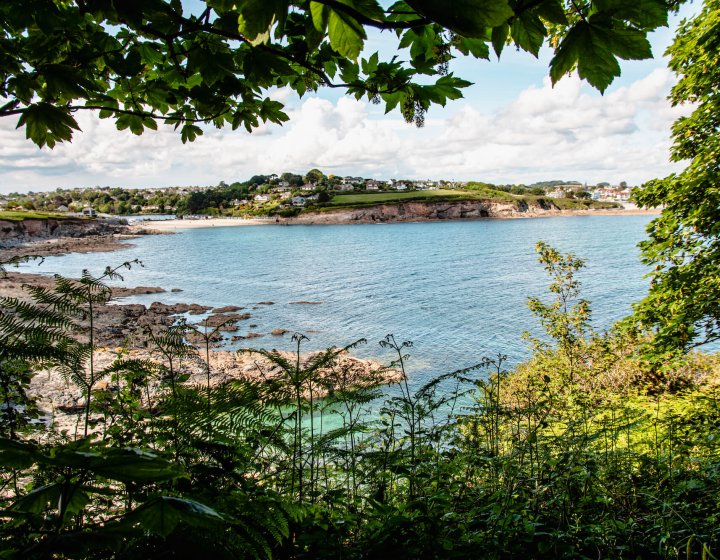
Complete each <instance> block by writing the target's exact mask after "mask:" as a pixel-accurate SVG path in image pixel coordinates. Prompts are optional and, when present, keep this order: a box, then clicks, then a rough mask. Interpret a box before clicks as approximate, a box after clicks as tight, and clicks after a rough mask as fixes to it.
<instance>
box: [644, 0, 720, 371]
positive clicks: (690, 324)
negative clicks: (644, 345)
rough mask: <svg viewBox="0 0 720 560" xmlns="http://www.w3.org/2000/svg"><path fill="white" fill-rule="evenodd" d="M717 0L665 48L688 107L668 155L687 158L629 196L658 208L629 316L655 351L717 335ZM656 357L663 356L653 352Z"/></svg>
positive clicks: (679, 99) (676, 91)
mask: <svg viewBox="0 0 720 560" xmlns="http://www.w3.org/2000/svg"><path fill="white" fill-rule="evenodd" d="M718 37H720V2H718V1H717V0H708V1H706V2H705V5H704V8H703V11H702V12H701V13H700V14H699V15H698V16H697V17H696V18H694V19H693V20H691V21H688V22H685V23H684V25H682V26H681V27H680V29H679V30H678V35H677V37H676V39H675V42H674V43H673V44H672V46H671V47H670V48H669V49H668V53H669V54H670V56H671V59H670V67H671V68H672V69H673V70H674V71H675V72H676V73H677V74H678V75H679V76H680V80H679V82H678V83H677V84H676V85H675V87H674V88H673V90H672V93H671V95H670V100H671V101H672V103H673V104H674V105H679V104H683V103H692V104H693V105H692V107H693V109H694V110H693V112H692V114H691V115H690V116H688V117H682V118H680V119H678V120H677V121H676V123H675V125H674V126H673V138H674V145H673V148H672V159H673V160H675V161H689V162H690V163H689V165H688V166H687V168H686V169H685V170H684V171H683V172H682V173H680V174H678V175H670V176H669V177H667V178H665V179H659V180H655V181H650V182H649V183H647V184H646V185H644V186H643V188H642V189H641V190H640V192H639V193H637V194H636V195H635V199H636V201H637V202H638V204H640V205H645V206H653V207H659V206H662V207H663V211H662V214H661V215H660V217H659V218H657V219H656V220H654V221H653V222H652V223H651V224H650V225H649V227H648V236H649V238H648V239H647V240H646V241H643V242H642V243H641V245H640V246H641V249H642V255H643V259H644V261H645V262H646V263H647V264H648V265H649V266H650V267H651V268H652V270H653V272H652V274H651V285H650V292H649V293H648V296H647V297H646V298H645V299H644V300H643V301H642V302H641V303H640V305H639V306H638V308H637V312H636V315H637V317H638V319H639V320H640V321H642V323H643V324H644V325H646V326H648V327H652V328H655V329H656V330H657V335H658V336H657V338H656V341H657V344H656V346H655V349H656V350H657V351H658V353H659V354H662V353H665V352H673V351H677V350H680V351H682V350H686V349H687V348H691V347H693V346H696V345H699V344H704V343H706V342H711V341H716V340H720V281H719V279H720V228H719V227H718V208H720V171H719V169H720V168H719V167H718V153H719V152H718V146H720V112H719V111H718V99H720V45H719V44H718ZM659 359H663V358H662V357H660V358H659Z"/></svg>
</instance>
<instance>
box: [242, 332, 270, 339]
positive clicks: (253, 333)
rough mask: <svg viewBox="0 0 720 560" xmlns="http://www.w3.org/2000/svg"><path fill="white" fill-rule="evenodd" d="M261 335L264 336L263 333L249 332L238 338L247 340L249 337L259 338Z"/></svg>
mask: <svg viewBox="0 0 720 560" xmlns="http://www.w3.org/2000/svg"><path fill="white" fill-rule="evenodd" d="M262 336H265V335H264V334H262V333H256V332H249V333H247V334H246V335H245V336H241V337H240V340H249V339H251V338H260V337H262Z"/></svg>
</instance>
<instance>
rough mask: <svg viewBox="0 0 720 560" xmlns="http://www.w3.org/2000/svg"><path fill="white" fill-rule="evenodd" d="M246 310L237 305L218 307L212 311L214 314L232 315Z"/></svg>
mask: <svg viewBox="0 0 720 560" xmlns="http://www.w3.org/2000/svg"><path fill="white" fill-rule="evenodd" d="M241 309H245V308H244V307H238V306H237V305H226V306H225V307H216V308H215V309H213V310H212V312H213V313H232V312H234V311H240V310H241Z"/></svg>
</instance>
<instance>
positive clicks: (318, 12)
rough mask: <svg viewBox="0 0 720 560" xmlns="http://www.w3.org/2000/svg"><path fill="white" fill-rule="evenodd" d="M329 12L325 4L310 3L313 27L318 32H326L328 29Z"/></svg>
mask: <svg viewBox="0 0 720 560" xmlns="http://www.w3.org/2000/svg"><path fill="white" fill-rule="evenodd" d="M329 11H330V10H329V9H328V7H327V6H326V5H325V4H321V3H320V2H310V15H311V16H312V21H313V25H314V26H315V29H317V30H318V31H325V29H326V28H327V25H328V13H329Z"/></svg>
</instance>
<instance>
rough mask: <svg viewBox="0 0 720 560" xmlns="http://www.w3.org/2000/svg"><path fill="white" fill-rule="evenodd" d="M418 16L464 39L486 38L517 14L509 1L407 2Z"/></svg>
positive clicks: (428, 0)
mask: <svg viewBox="0 0 720 560" xmlns="http://www.w3.org/2000/svg"><path fill="white" fill-rule="evenodd" d="M407 3H408V4H409V5H410V6H412V7H413V9H415V10H416V11H417V12H418V13H420V14H422V15H424V16H425V17H427V18H429V19H431V20H432V21H434V22H437V23H439V24H440V25H442V26H444V27H447V28H448V29H450V30H452V31H454V32H455V33H458V34H459V35H463V36H465V37H483V38H484V37H486V36H487V30H488V29H489V28H493V27H497V26H499V25H502V24H503V23H507V21H508V20H509V19H510V18H511V17H513V16H514V15H515V12H513V10H512V8H511V7H510V5H509V3H508V2H507V1H506V0H455V1H453V2H447V1H445V0H407Z"/></svg>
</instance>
